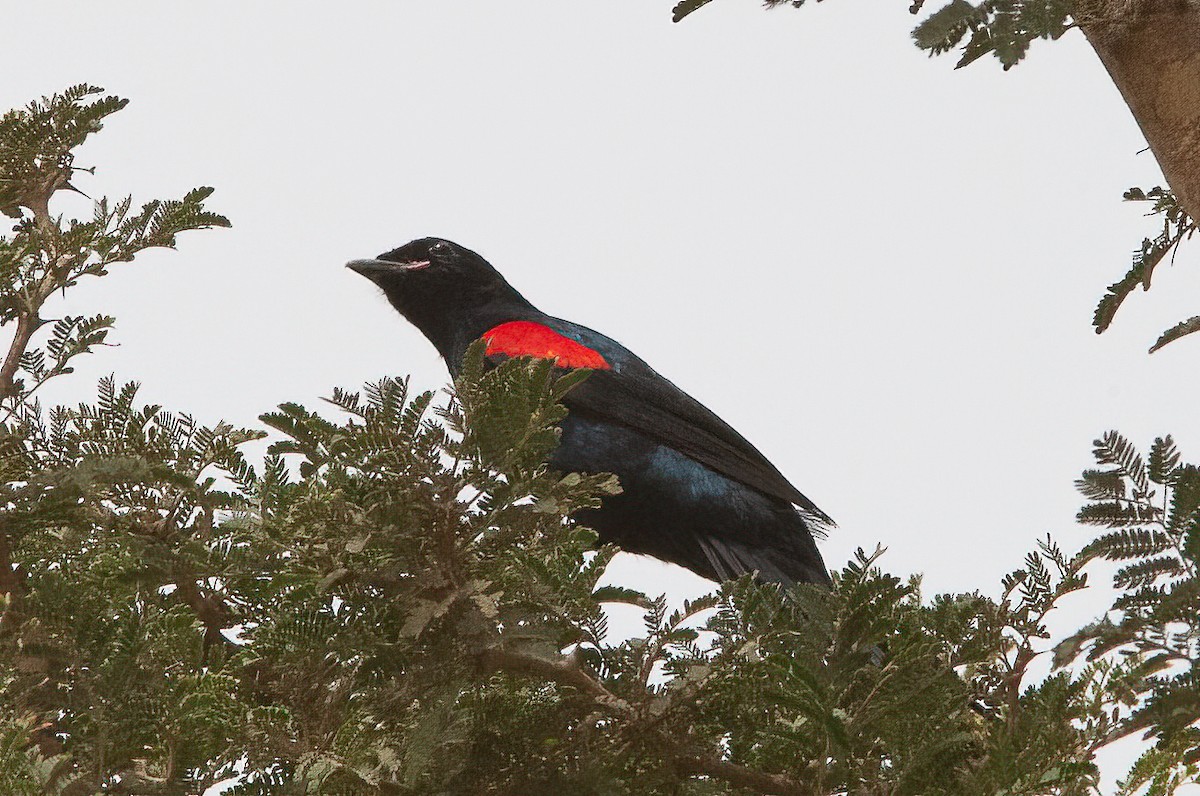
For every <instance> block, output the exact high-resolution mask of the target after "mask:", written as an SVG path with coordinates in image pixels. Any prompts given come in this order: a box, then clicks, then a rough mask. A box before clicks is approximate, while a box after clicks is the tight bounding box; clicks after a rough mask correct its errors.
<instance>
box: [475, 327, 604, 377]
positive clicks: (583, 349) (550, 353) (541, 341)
mask: <svg viewBox="0 0 1200 796" xmlns="http://www.w3.org/2000/svg"><path fill="white" fill-rule="evenodd" d="M483 339H484V340H487V344H488V345H487V352H486V353H487V354H488V355H489V356H490V355H492V354H506V355H508V356H510V357H537V358H538V359H553V360H554V364H555V365H558V366H559V367H560V368H591V369H593V370H611V369H612V366H611V365H609V364H608V361H607V360H606V359H605V358H604V357H603V356H601V355H600V352H598V351H593V350H592V349H590V348H588V347H587V346H585V345H583V344H582V343H577V342H575V341H574V340H572V339H571V338H569V337H564V336H563V335H561V334H559V333H558V332H556V331H554V330H553V329H551V328H550V327H549V326H544V325H542V324H540V323H534V322H533V321H509V322H508V323H502V324H500V325H499V326H494V327H492V328H491V329H488V330H487V331H486V332H484V333H483Z"/></svg>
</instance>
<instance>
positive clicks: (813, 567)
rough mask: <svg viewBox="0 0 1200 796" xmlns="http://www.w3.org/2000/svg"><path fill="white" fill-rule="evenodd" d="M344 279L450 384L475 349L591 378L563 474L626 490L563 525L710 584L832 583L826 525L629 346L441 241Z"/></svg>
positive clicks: (560, 463) (577, 406)
mask: <svg viewBox="0 0 1200 796" xmlns="http://www.w3.org/2000/svg"><path fill="white" fill-rule="evenodd" d="M347 267H349V268H350V269H352V270H353V271H355V272H357V273H358V274H361V275H362V276H364V277H366V278H368V279H370V280H371V281H372V282H374V283H375V284H376V285H377V286H378V287H379V288H381V289H382V290H383V293H384V295H385V296H386V297H387V299H388V301H389V302H390V303H391V305H392V306H393V307H394V308H395V309H396V310H397V311H398V312H399V313H400V314H401V315H402V316H404V317H405V318H406V319H407V320H408V321H409V322H410V323H412V324H413V325H414V326H416V328H417V329H418V330H419V331H420V332H421V333H422V334H424V335H425V337H426V338H428V340H429V342H431V343H432V344H433V346H434V348H435V349H437V352H438V353H439V354H440V355H441V357H442V359H444V360H445V362H446V366H447V368H448V370H449V371H450V375H451V376H452V377H457V375H458V373H459V372H460V369H461V366H462V362H463V357H464V356H465V354H466V351H467V349H468V347H470V346H471V344H472V343H474V342H476V341H478V340H481V339H482V340H485V341H487V342H486V348H485V356H486V357H487V358H488V360H489V361H491V362H493V363H495V362H499V361H502V360H504V359H506V358H510V357H521V356H531V357H536V358H543V359H553V360H554V362H555V367H556V368H562V369H574V368H588V369H590V370H591V374H590V375H589V376H588V378H586V379H585V380H584V381H583V382H582V383H581V384H580V385H578V386H577V387H575V388H574V389H572V390H571V391H570V392H568V393H567V394H566V396H565V397H564V399H563V404H564V405H565V407H566V409H567V415H566V417H565V418H564V419H563V420H562V421H561V423H560V429H561V436H560V440H559V445H558V447H557V449H556V450H555V451H554V453H553V454H552V455H551V458H550V460H549V462H548V464H549V466H550V467H552V468H553V469H555V470H557V471H561V472H564V473H568V472H579V473H613V474H615V475H616V476H617V478H618V479H619V481H620V484H621V487H622V491H621V493H620V494H618V495H613V496H607V497H605V498H603V500H602V501H601V504H600V507H599V508H590V509H582V510H579V511H577V512H576V513H575V514H574V515H573V516H574V518H575V520H576V521H577V522H580V523H582V524H584V525H586V526H587V527H590V528H591V529H592V530H594V531H595V532H596V533H597V534H598V535H599V540H600V541H601V542H602V543H613V544H615V545H617V546H618V547H619V548H620V549H621V550H624V551H626V552H629V553H637V554H642V555H648V556H651V557H654V558H657V559H659V560H662V561H668V562H672V563H675V564H679V565H681V566H684V567H686V568H687V569H690V570H692V571H693V572H695V573H697V574H698V575H701V576H703V577H705V578H708V579H710V580H713V581H718V582H719V581H725V580H733V579H736V578H739V577H741V576H743V575H745V574H747V573H750V574H752V575H753V576H754V577H756V578H757V579H759V580H760V581H765V582H774V583H781V584H784V585H785V586H790V585H792V584H795V583H813V584H818V585H822V586H828V585H830V583H831V581H830V577H829V571H828V570H827V569H826V567H825V563H824V561H823V559H822V558H821V553H820V551H819V550H818V548H817V545H816V542H815V539H814V537H817V536H822V535H823V534H824V532H825V531H826V530H827V529H829V528H830V527H832V526H833V525H834V523H833V521H832V520H831V519H830V518H829V516H828V515H827V514H825V512H823V511H821V510H820V509H819V508H817V506H816V505H815V504H814V503H813V502H812V501H811V500H809V499H808V498H807V497H805V496H804V495H803V494H802V493H801V492H800V491H799V490H798V489H796V487H794V486H793V485H792V484H791V483H790V482H789V481H788V480H787V478H785V477H784V476H783V475H782V474H781V473H780V472H779V470H778V469H776V468H775V466H774V465H772V464H771V462H769V461H768V460H767V458H766V457H765V456H764V455H763V454H762V453H760V452H759V450H758V449H757V448H755V447H754V446H753V445H751V444H750V443H749V442H748V441H747V440H746V439H745V438H744V437H743V436H742V435H741V434H739V433H738V432H737V431H735V430H734V429H733V428H732V427H731V426H729V425H728V424H727V423H726V422H725V421H723V420H721V418H719V417H717V415H716V414H714V413H713V412H712V411H710V410H709V409H707V408H706V407H705V406H703V405H702V404H701V403H700V402H699V401H697V400H696V399H695V398H692V397H691V396H690V395H688V394H687V393H685V392H684V391H683V390H681V389H680V388H679V387H677V386H675V385H674V384H673V383H671V382H670V381H668V380H667V379H666V378H665V377H663V376H661V375H659V374H658V372H656V371H655V370H654V369H653V368H651V367H650V366H649V365H648V364H646V362H645V361H643V360H642V359H641V358H640V357H638V356H637V355H636V354H634V353H633V352H631V351H630V350H629V349H627V348H626V347H625V346H623V345H621V344H620V343H618V342H616V341H615V340H613V339H612V338H610V337H607V336H605V335H603V334H600V333H599V332H596V331H593V330H592V329H589V328H587V327H585V326H581V325H579V324H577V323H572V322H571V321H567V320H563V319H561V318H555V317H552V316H550V315H547V314H546V313H544V312H542V311H541V310H539V309H538V308H537V307H535V306H534V305H533V304H531V303H530V302H529V301H528V300H527V299H526V298H525V297H524V296H522V295H521V294H520V293H519V292H518V291H517V290H516V289H515V288H513V287H512V286H511V285H510V284H509V283H508V281H507V280H505V278H504V277H503V276H502V275H501V274H500V272H499V271H497V270H496V269H495V268H494V267H493V266H492V265H491V263H489V262H488V261H487V260H485V259H484V258H483V257H481V256H480V255H479V254H476V253H475V252H474V251H471V250H470V249H468V248H466V247H464V246H461V245H459V244H457V243H454V242H452V241H449V240H446V239H444V238H419V239H417V240H413V241H411V242H409V243H406V244H404V245H403V246H400V247H399V248H396V249H392V250H391V251H388V252H385V253H383V254H380V255H379V256H378V257H375V258H370V259H360V260H352V261H351V262H349V263H347Z"/></svg>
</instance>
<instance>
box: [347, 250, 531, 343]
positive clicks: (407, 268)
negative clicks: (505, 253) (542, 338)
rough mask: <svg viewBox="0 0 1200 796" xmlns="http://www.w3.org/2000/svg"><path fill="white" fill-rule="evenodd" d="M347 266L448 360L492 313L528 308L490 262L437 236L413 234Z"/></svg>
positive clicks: (489, 320) (516, 312) (518, 313)
mask: <svg viewBox="0 0 1200 796" xmlns="http://www.w3.org/2000/svg"><path fill="white" fill-rule="evenodd" d="M346 265H347V267H348V268H350V269H351V270H353V271H355V272H357V273H359V274H362V275H363V276H365V277H366V278H367V279H370V280H371V281H372V282H374V283H375V284H376V285H378V286H379V287H380V288H382V289H383V292H384V294H385V295H386V296H387V298H388V301H390V302H391V304H392V306H393V307H395V308H396V310H397V311H398V312H399V313H400V314H401V315H403V316H404V317H405V318H407V319H408V320H409V321H411V322H412V323H413V325H415V326H416V327H417V328H418V329H420V330H421V331H422V332H423V333H424V334H425V336H426V337H428V338H429V340H430V341H431V342H432V343H433V344H434V345H435V346H437V348H438V350H439V351H441V352H442V354H443V356H447V358H448V359H449V355H450V353H451V352H452V351H453V350H455V349H457V348H459V347H460V346H465V342H464V340H466V342H469V341H470V340H473V339H474V337H473V336H472V335H474V336H478V335H479V334H482V333H483V331H485V330H486V329H488V328H490V326H489V325H487V324H492V323H494V322H495V318H497V317H501V316H503V317H502V319H503V320H513V319H516V318H518V317H521V316H522V315H523V314H524V313H526V312H527V311H529V310H532V309H533V308H532V306H531V305H530V304H529V302H528V301H526V300H525V299H524V297H522V296H521V294H520V293H518V292H517V291H516V290H514V289H513V288H512V286H511V285H509V284H508V282H506V281H505V279H504V277H503V276H501V275H500V273H499V272H498V271H497V270H496V269H495V268H493V267H492V264H491V263H489V262H488V261H487V260H485V259H483V258H482V257H480V256H479V255H478V254H476V253H475V252H473V251H471V250H470V249H468V248H466V247H465V246H460V245H458V244H457V243H454V242H452V241H448V240H444V239H442V238H418V239H417V240H414V241H411V242H409V243H406V244H404V245H403V246H401V247H400V248H398V249H392V250H391V251H389V252H385V253H383V254H381V255H379V256H378V257H376V258H374V259H370V260H352V261H350V262H349V263H347V264H346ZM510 316H511V317H510ZM476 327H481V328H476Z"/></svg>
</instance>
